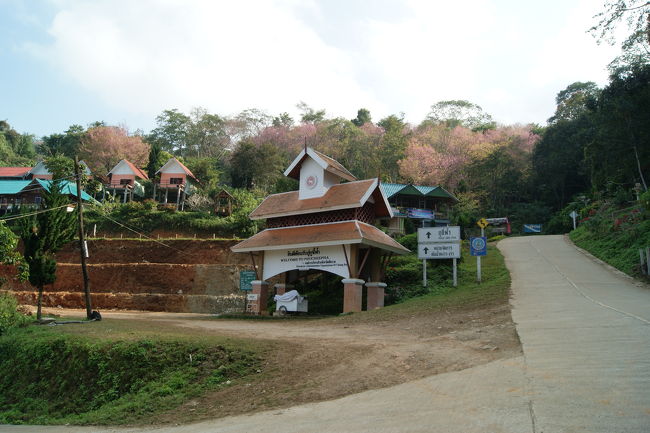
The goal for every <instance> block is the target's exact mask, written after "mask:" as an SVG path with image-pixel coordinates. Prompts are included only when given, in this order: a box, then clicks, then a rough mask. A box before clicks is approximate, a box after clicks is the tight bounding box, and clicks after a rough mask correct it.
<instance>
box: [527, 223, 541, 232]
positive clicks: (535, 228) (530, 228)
mask: <svg viewBox="0 0 650 433" xmlns="http://www.w3.org/2000/svg"><path fill="white" fill-rule="evenodd" d="M541 232H542V225H541V224H524V233H541Z"/></svg>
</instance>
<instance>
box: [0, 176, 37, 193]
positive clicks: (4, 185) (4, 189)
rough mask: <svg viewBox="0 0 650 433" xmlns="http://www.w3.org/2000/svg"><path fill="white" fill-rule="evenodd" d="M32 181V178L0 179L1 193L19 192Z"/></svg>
mask: <svg viewBox="0 0 650 433" xmlns="http://www.w3.org/2000/svg"><path fill="white" fill-rule="evenodd" d="M30 183H31V180H0V194H2V195H5V194H7V195H13V194H18V193H19V192H20V191H21V190H22V189H23V188H25V187H26V186H27V185H29V184H30Z"/></svg>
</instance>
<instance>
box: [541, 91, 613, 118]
mask: <svg viewBox="0 0 650 433" xmlns="http://www.w3.org/2000/svg"><path fill="white" fill-rule="evenodd" d="M599 94H600V89H599V88H598V86H597V85H596V83H594V82H592V81H588V82H585V83H583V82H580V81H576V82H575V83H572V84H570V85H569V86H567V88H566V89H564V90H562V91H561V92H559V93H558V94H557V96H556V97H555V103H556V104H557V107H556V108H555V114H554V115H553V117H551V118H550V119H548V122H549V123H555V122H558V121H561V120H574V119H577V118H579V117H580V116H582V115H583V114H585V113H586V112H588V111H589V110H590V109H593V108H594V106H595V104H596V101H597V100H598V96H599Z"/></svg>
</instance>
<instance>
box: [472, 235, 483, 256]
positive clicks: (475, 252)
mask: <svg viewBox="0 0 650 433" xmlns="http://www.w3.org/2000/svg"><path fill="white" fill-rule="evenodd" d="M469 253H470V255H472V256H487V238H486V237H479V238H469Z"/></svg>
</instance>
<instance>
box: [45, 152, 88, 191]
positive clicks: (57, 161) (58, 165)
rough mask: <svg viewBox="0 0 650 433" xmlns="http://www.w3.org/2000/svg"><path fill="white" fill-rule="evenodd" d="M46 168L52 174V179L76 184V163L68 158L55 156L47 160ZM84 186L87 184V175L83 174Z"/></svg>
mask: <svg viewBox="0 0 650 433" xmlns="http://www.w3.org/2000/svg"><path fill="white" fill-rule="evenodd" d="M45 167H47V169H48V171H49V172H50V173H52V179H61V180H70V181H72V182H74V176H75V174H74V161H73V160H72V159H70V158H68V157H67V156H63V155H55V156H51V157H49V158H47V159H45ZM81 177H82V179H81V182H82V184H85V183H86V180H87V179H86V175H85V174H83V173H82V174H81Z"/></svg>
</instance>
